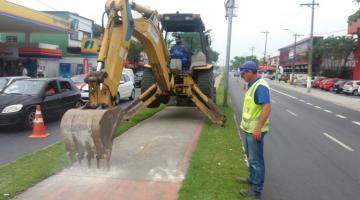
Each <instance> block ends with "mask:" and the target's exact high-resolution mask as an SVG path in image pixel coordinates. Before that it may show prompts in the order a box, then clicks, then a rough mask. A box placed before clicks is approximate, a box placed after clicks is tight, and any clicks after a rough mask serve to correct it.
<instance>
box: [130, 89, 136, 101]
mask: <svg viewBox="0 0 360 200" xmlns="http://www.w3.org/2000/svg"><path fill="white" fill-rule="evenodd" d="M135 98H136V96H135V89H133V90H132V91H131V96H130V97H129V99H130V100H134V99H135Z"/></svg>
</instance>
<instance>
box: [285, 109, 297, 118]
mask: <svg viewBox="0 0 360 200" xmlns="http://www.w3.org/2000/svg"><path fill="white" fill-rule="evenodd" d="M286 111H287V112H288V113H290V114H292V115H293V116H295V117H296V116H297V114H295V113H294V112H292V111H291V110H286Z"/></svg>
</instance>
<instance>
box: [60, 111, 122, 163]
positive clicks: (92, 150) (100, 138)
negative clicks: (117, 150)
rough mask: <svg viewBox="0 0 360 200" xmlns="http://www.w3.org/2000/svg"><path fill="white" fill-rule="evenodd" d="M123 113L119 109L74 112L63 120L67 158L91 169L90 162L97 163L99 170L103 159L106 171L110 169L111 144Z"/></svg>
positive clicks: (62, 132) (69, 112)
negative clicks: (83, 162)
mask: <svg viewBox="0 0 360 200" xmlns="http://www.w3.org/2000/svg"><path fill="white" fill-rule="evenodd" d="M123 115H124V114H123V111H122V110H121V108H120V107H118V106H116V107H113V108H109V109H106V110H92V109H71V110H69V111H67V112H66V113H65V115H64V116H63V118H62V120H61V125H60V128H61V134H62V135H63V138H64V142H65V146H66V151H67V155H68V157H69V160H70V161H71V162H76V161H79V162H80V164H81V162H82V160H83V159H86V160H87V165H88V166H89V167H91V161H92V160H93V159H96V162H97V167H98V168H100V159H105V161H106V167H107V168H109V167H110V157H111V151H112V143H113V139H114V138H115V134H116V131H117V127H118V125H119V124H120V122H121V120H122V117H123Z"/></svg>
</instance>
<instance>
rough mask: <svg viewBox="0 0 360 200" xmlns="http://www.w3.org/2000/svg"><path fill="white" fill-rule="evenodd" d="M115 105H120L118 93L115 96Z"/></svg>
mask: <svg viewBox="0 0 360 200" xmlns="http://www.w3.org/2000/svg"><path fill="white" fill-rule="evenodd" d="M115 104H116V105H119V104H120V93H119V92H118V93H117V94H116V99H115Z"/></svg>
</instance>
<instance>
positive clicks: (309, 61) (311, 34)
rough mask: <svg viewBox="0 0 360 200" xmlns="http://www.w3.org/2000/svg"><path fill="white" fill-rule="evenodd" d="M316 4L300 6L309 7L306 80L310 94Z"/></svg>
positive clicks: (313, 0) (313, 1) (313, 2)
mask: <svg viewBox="0 0 360 200" xmlns="http://www.w3.org/2000/svg"><path fill="white" fill-rule="evenodd" d="M318 5H319V4H318V3H315V0H312V3H302V4H300V6H308V7H311V29H310V46H309V60H308V78H307V84H306V87H307V92H308V93H310V92H311V77H312V62H313V49H314V15H315V6H318Z"/></svg>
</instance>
